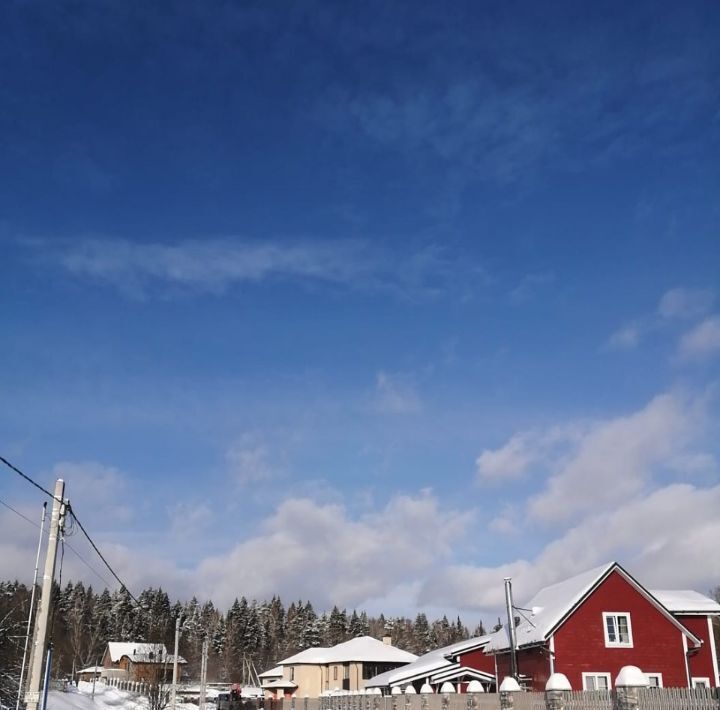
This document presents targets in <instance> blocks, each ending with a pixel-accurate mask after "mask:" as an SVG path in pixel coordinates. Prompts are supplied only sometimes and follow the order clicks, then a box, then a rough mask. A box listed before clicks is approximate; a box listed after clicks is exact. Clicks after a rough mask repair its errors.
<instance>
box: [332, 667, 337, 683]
mask: <svg viewBox="0 0 720 710" xmlns="http://www.w3.org/2000/svg"><path fill="white" fill-rule="evenodd" d="M337 679H338V672H337V666H333V680H337Z"/></svg>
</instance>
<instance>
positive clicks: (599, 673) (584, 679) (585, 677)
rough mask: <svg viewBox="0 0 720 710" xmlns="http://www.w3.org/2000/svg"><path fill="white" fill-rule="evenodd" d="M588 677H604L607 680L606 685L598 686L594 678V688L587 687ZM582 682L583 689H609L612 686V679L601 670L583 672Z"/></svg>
mask: <svg viewBox="0 0 720 710" xmlns="http://www.w3.org/2000/svg"><path fill="white" fill-rule="evenodd" d="M588 678H594V679H597V678H605V680H607V687H606V688H598V687H597V682H596V681H595V680H594V681H593V684H594V685H595V687H594V688H588V683H587V681H588ZM582 684H583V690H610V689H611V688H612V680H611V676H610V674H609V673H603V672H602V671H597V672H593V673H583V674H582Z"/></svg>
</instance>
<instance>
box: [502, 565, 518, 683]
mask: <svg viewBox="0 0 720 710" xmlns="http://www.w3.org/2000/svg"><path fill="white" fill-rule="evenodd" d="M505 606H506V607H507V617H508V637H509V640H510V668H511V673H512V677H513V678H515V680H517V678H518V665H517V638H516V636H515V611H514V608H513V607H514V604H513V598H512V581H511V579H510V577H505Z"/></svg>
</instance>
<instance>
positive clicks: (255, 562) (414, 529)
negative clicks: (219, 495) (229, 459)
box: [196, 492, 470, 608]
mask: <svg viewBox="0 0 720 710" xmlns="http://www.w3.org/2000/svg"><path fill="white" fill-rule="evenodd" d="M469 522H470V515H469V514H468V513H462V512H458V511H452V510H447V511H443V510H441V509H440V506H439V504H438V501H437V500H436V499H435V498H434V497H433V496H432V495H431V494H429V493H427V492H426V493H421V494H420V495H417V496H396V497H395V498H393V499H391V500H390V502H389V503H388V504H387V505H386V506H385V507H384V508H383V509H380V510H378V511H377V512H370V513H364V514H362V515H360V516H357V517H352V516H350V515H349V514H348V511H347V510H346V508H345V507H344V506H341V505H319V504H318V503H316V502H314V501H312V500H309V499H299V500H288V501H285V502H284V503H282V504H281V505H280V506H279V507H278V509H277V511H276V512H275V513H274V514H273V515H272V516H271V517H270V518H269V519H268V520H266V521H265V523H264V524H263V525H262V527H261V528H260V530H259V532H258V533H257V534H256V535H255V536H253V537H251V538H249V539H248V540H245V541H243V542H240V543H238V544H237V545H236V546H235V547H234V548H233V549H232V550H231V551H230V552H229V553H227V554H222V555H219V556H217V557H213V558H210V559H207V560H205V561H204V562H203V563H202V564H201V565H200V566H199V568H198V570H197V574H196V578H197V579H199V580H202V581H203V582H204V583H205V584H206V586H207V589H206V592H207V593H212V596H213V598H217V599H218V601H219V602H220V603H221V604H222V603H227V602H228V600H232V598H233V597H234V596H235V595H236V594H237V589H238V588H239V586H240V585H241V586H242V589H243V592H244V593H245V594H246V595H249V596H252V597H257V598H263V597H266V596H270V595H272V594H275V593H281V594H287V595H290V596H295V597H297V596H300V597H304V598H310V599H312V600H313V603H314V604H316V605H317V606H318V607H319V608H327V607H329V606H332V604H339V605H347V606H355V605H359V604H361V603H362V602H363V601H365V600H368V599H377V598H380V597H383V596H385V595H388V594H391V593H392V591H393V590H394V589H395V588H396V587H398V586H401V585H404V584H407V583H408V582H409V581H412V580H414V579H417V578H419V577H422V576H424V575H426V574H428V573H429V572H430V570H431V569H432V568H433V567H434V566H435V565H436V564H437V563H438V560H441V559H443V558H447V557H448V556H449V555H450V554H451V550H452V546H453V543H455V542H456V541H457V540H458V539H459V538H460V537H461V536H462V535H463V534H464V533H465V531H466V528H467V526H468V525H469Z"/></svg>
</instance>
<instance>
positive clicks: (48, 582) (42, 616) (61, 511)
mask: <svg viewBox="0 0 720 710" xmlns="http://www.w3.org/2000/svg"><path fill="white" fill-rule="evenodd" d="M64 494H65V481H63V479H62V478H58V479H57V481H55V494H54V500H53V507H52V514H51V515H50V536H49V537H48V546H47V554H46V556H45V571H44V573H43V580H42V593H41V595H40V606H39V607H38V611H37V617H36V619H35V646H34V647H33V653H32V656H31V660H30V670H29V671H28V676H29V678H30V681H29V683H28V690H27V693H26V694H25V702H26V703H27V710H37V706H38V702H39V700H40V681H41V680H42V677H43V658H44V656H45V646H46V643H47V632H48V623H49V621H50V603H51V601H52V585H53V580H54V578H55V559H56V557H57V545H58V538H59V537H60V535H61V534H62V528H63V523H64V518H65V503H64V498H63V495H64Z"/></svg>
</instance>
